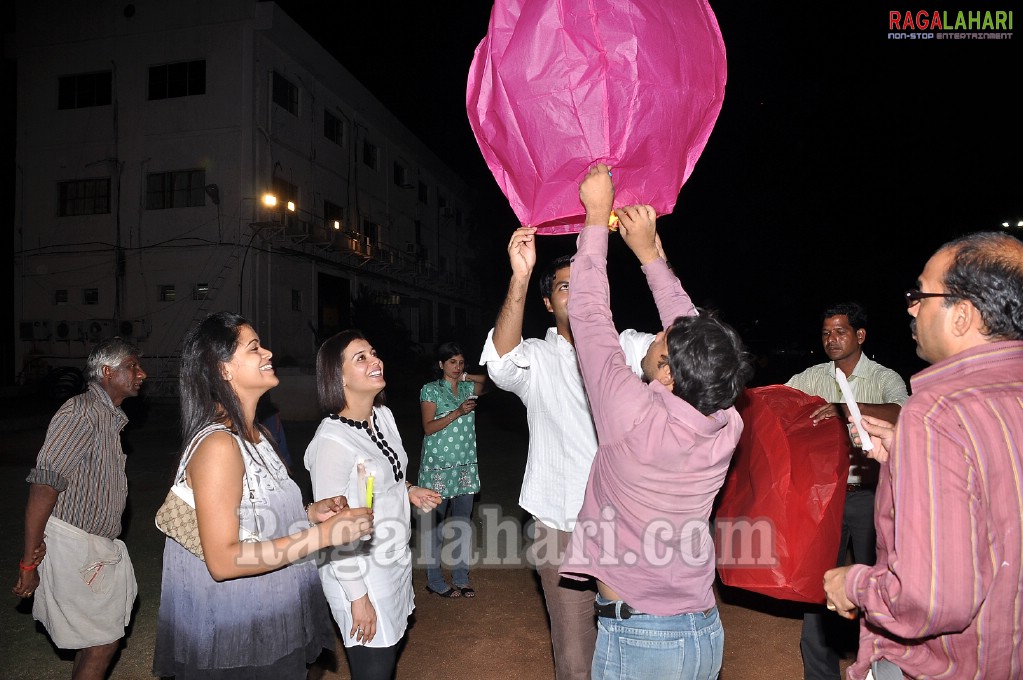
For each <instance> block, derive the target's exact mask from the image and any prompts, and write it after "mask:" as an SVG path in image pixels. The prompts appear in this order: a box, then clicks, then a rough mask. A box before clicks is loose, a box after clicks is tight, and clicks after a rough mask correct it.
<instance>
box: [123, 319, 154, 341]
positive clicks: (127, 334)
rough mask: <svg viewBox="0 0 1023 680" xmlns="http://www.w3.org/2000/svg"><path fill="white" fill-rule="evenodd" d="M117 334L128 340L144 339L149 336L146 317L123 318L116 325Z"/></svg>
mask: <svg viewBox="0 0 1023 680" xmlns="http://www.w3.org/2000/svg"><path fill="white" fill-rule="evenodd" d="M117 334H118V335H120V336H121V337H122V338H125V339H130V340H145V339H146V338H148V337H149V320H148V319H125V320H124V321H122V322H121V323H120V324H119V325H118V329H117Z"/></svg>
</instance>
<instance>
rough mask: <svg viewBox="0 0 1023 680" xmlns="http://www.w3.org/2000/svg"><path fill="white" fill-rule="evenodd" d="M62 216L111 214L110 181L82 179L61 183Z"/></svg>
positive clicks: (106, 179)
mask: <svg viewBox="0 0 1023 680" xmlns="http://www.w3.org/2000/svg"><path fill="white" fill-rule="evenodd" d="M57 187H58V191H59V193H60V208H59V211H60V216H61V217H71V216H74V215H102V214H106V213H109V212H110V179H109V178H104V179H81V180H75V181H72V182H61V183H59V184H58V185H57Z"/></svg>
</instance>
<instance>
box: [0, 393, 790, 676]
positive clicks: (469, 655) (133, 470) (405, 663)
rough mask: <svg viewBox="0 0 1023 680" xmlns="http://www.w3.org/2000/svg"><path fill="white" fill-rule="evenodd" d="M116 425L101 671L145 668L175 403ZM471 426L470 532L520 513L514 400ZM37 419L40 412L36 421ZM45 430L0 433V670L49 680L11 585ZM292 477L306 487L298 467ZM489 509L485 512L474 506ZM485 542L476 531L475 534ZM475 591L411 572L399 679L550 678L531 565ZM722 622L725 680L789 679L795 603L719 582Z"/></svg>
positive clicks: (498, 403) (335, 665)
mask: <svg viewBox="0 0 1023 680" xmlns="http://www.w3.org/2000/svg"><path fill="white" fill-rule="evenodd" d="M392 408H394V409H395V412H396V414H397V415H398V421H399V426H400V428H401V430H402V436H403V441H404V443H405V447H406V450H407V451H408V452H409V458H410V468H411V469H410V471H409V472H410V479H415V476H414V475H415V474H416V468H417V467H418V458H419V455H418V454H419V443H420V441H421V428H420V426H419V422H418V415H417V413H416V410H417V409H415V408H413V407H412V406H409V405H405V407H404V408H402V407H401V405H397V406H395V405H394V404H393V403H392ZM132 415H133V416H134V417H133V421H132V424H131V425H130V427H129V429H127V430H126V431H125V434H124V442H125V450H126V452H128V454H129V456H128V461H129V462H128V479H129V511H128V514H127V516H126V519H125V534H124V540H125V542H126V543H127V545H128V548H129V551H130V552H131V555H132V560H133V562H134V564H135V570H136V576H137V579H138V581H139V599H138V603H137V609H136V613H135V615H134V618H133V623H132V626H131V629H130V631H129V634H128V636H127V638H126V641H125V645H124V648H123V649H122V651H121V654H120V657H119V659H118V662H117V664H116V666H115V667H114V670H113V673H112V674H111V676H110V677H111V678H114V679H125V680H142V679H144V678H151V677H152V676H151V675H150V668H151V663H152V650H153V640H154V636H155V626H156V613H157V609H158V607H159V593H160V569H161V554H162V546H163V536H162V534H160V533H159V532H158V531H157V530H156V529H155V527H154V526H153V516H154V514H155V511H156V508H157V507H158V505H159V503H160V502H161V501H162V500H163V497H164V496H165V495H166V490H167V488H168V487H169V483H170V476H171V475H172V472H173V468H174V464H175V456H176V451H177V446H178V436H177V423H176V413H175V412H174V411H173V410H168V409H161V408H156V407H151V408H148V409H145V410H143V411H142V412H140V413H134V414H132ZM477 415H478V423H477V435H478V439H479V450H480V471H481V478H482V480H483V491H482V493H481V494H480V496H479V499H478V502H477V512H476V513H475V515H474V521H475V523H476V528H477V534H478V535H483V534H484V533H485V532H483V531H482V529H483V525H482V523H483V522H487V521H496V520H495V518H501V519H503V520H509V519H510V520H512V521H521V520H522V519H524V518H523V516H522V514H523V513H522V511H521V509H519V508H518V506H517V502H516V501H517V498H518V492H519V485H520V483H521V480H522V471H523V469H524V466H525V451H526V433H525V428H524V426H523V423H524V415H523V413H522V411H521V406H520V405H519V404H518V402H517V401H515V400H514V399H507V398H505V397H504V395H485V397H484V398H483V399H481V403H480V407H479V409H478V411H477ZM43 422H44V423H45V421H43ZM315 426H316V423H306V422H285V431H286V433H287V436H288V440H289V444H290V448H291V451H292V455H293V456H296V457H298V458H300V457H301V454H302V452H303V451H304V450H305V445H306V443H308V441H309V439H310V438H311V437H312V434H313V431H314V429H315ZM44 435H45V428H44V427H39V426H37V427H33V428H30V429H23V430H18V431H14V432H10V431H8V432H4V433H2V438H3V449H2V453H0V470H2V471H3V474H2V475H0V517H2V519H0V526H2V529H3V535H4V537H5V538H6V539H7V540H5V541H3V542H2V548H0V559H2V562H0V563H2V564H7V565H9V568H8V570H7V574H8V577H7V578H8V581H9V583H7V584H6V585H5V590H4V592H6V593H7V595H6V598H7V599H6V600H5V602H6V604H4V605H3V606H2V607H0V631H2V635H0V678H2V679H4V680H22V679H24V680H50V679H56V678H67V677H70V673H71V656H70V655H69V654H68V653H66V652H63V651H60V650H57V649H55V648H54V647H53V646H52V644H51V643H50V642H49V638H48V637H47V636H46V634H45V632H44V631H43V630H42V628H41V627H40V626H38V624H36V623H35V622H34V621H33V620H32V617H31V607H30V604H29V602H25V601H21V600H19V599H18V598H16V597H14V596H13V595H11V594H10V592H9V591H10V587H11V586H13V585H14V581H15V579H16V578H17V567H16V563H17V559H18V557H19V555H18V553H19V552H20V546H21V540H22V521H23V516H24V503H25V498H26V495H27V484H25V482H24V478H25V475H26V474H27V472H28V470H29V468H31V466H32V465H33V462H34V457H35V453H36V451H37V450H38V447H39V445H40V444H41V443H42V440H43V437H44ZM296 467H297V468H298V469H297V470H296V478H297V479H298V480H299V482H300V484H302V485H307V483H308V482H307V478H306V477H305V476H304V470H302V469H301V465H300V463H299V465H296ZM487 508H490V510H489V512H490V513H491V514H489V515H488V514H487V512H484V510H486V509H487ZM479 540H483V539H479ZM471 580H472V582H473V585H474V586H475V588H476V589H477V591H478V596H477V597H476V598H474V599H471V600H470V599H464V600H446V599H443V598H440V597H437V596H433V595H430V594H428V593H427V592H426V590H425V582H426V578H425V572H423V571H422V570H419V569H417V570H415V571H414V574H413V582H414V586H415V593H416V612H415V614H414V617H413V620H412V625H411V627H410V629H409V632H408V635H407V636H406V646H405V649H404V651H403V652H402V655H401V657H400V660H399V663H398V674H397V675H398V677H399V678H416V679H417V680H435V679H436V680H441V679H443V680H473V679H480V680H482V679H489V678H529V679H530V680H547V679H553V678H554V670H553V668H554V664H553V657H552V653H551V648H550V637H549V630H548V624H547V619H546V613H545V610H544V606H543V596H542V594H541V592H540V588H539V582H538V580H537V578H536V575H535V572H534V571H533V570H531V569H530V568H528V567H524V566H476V567H474V568H473V571H472V574H471ZM719 605H720V609H721V617H722V620H723V623H724V627H725V636H726V642H725V656H724V666H723V671H722V675H721V677H722V678H723V680H759V679H760V678H785V679H789V678H792V679H797V678H800V677H801V676H802V663H801V661H800V655H799V631H800V624H801V619H800V614H799V610H798V607H796V606H795V605H791V604H788V603H784V602H779V601H774V600H770V599H768V598H761V597H759V596H753V595H750V594H747V593H743V592H741V591H734V590H719ZM336 652H337V653H336V656H334V657H332V656H331V655H330V654H329V653H328V654H325V655H324V656H323V657H321V662H320V663H318V664H317V665H316V667H314V668H313V669H312V670H311V672H310V676H309V677H310V678H312V679H315V680H318V679H321V678H322V679H334V678H341V679H347V678H349V677H350V675H349V674H348V668H347V664H346V661H345V658H344V652H343V650H342V648H341V647H340V643H339V647H338V649H337V650H336Z"/></svg>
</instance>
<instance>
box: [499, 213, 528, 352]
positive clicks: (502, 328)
mask: <svg viewBox="0 0 1023 680" xmlns="http://www.w3.org/2000/svg"><path fill="white" fill-rule="evenodd" d="M535 238H536V228H535V227H521V228H519V229H516V230H515V232H514V233H513V234H512V237H511V240H510V241H509V242H508V259H509V261H510V263H511V269H512V276H511V281H510V282H509V283H508V295H507V296H506V297H505V299H504V304H503V305H502V306H501V311H500V313H498V315H497V323H495V324H494V348H495V349H496V350H497V353H498V355H499V356H504V355H505V354H507V353H508V352H510V351H512V350H513V349H515V347H516V346H518V344H519V343H520V342H522V318H523V315H524V313H525V308H526V292H527V291H528V290H529V276H530V274H532V273H533V267H534V266H535V265H536V242H535Z"/></svg>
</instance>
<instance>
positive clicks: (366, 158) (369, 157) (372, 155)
mask: <svg viewBox="0 0 1023 680" xmlns="http://www.w3.org/2000/svg"><path fill="white" fill-rule="evenodd" d="M362 162H363V163H365V164H366V165H367V166H369V167H371V168H373V169H374V170H379V169H380V149H378V148H377V145H376V144H374V143H373V142H371V141H369V140H368V139H364V140H362Z"/></svg>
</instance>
